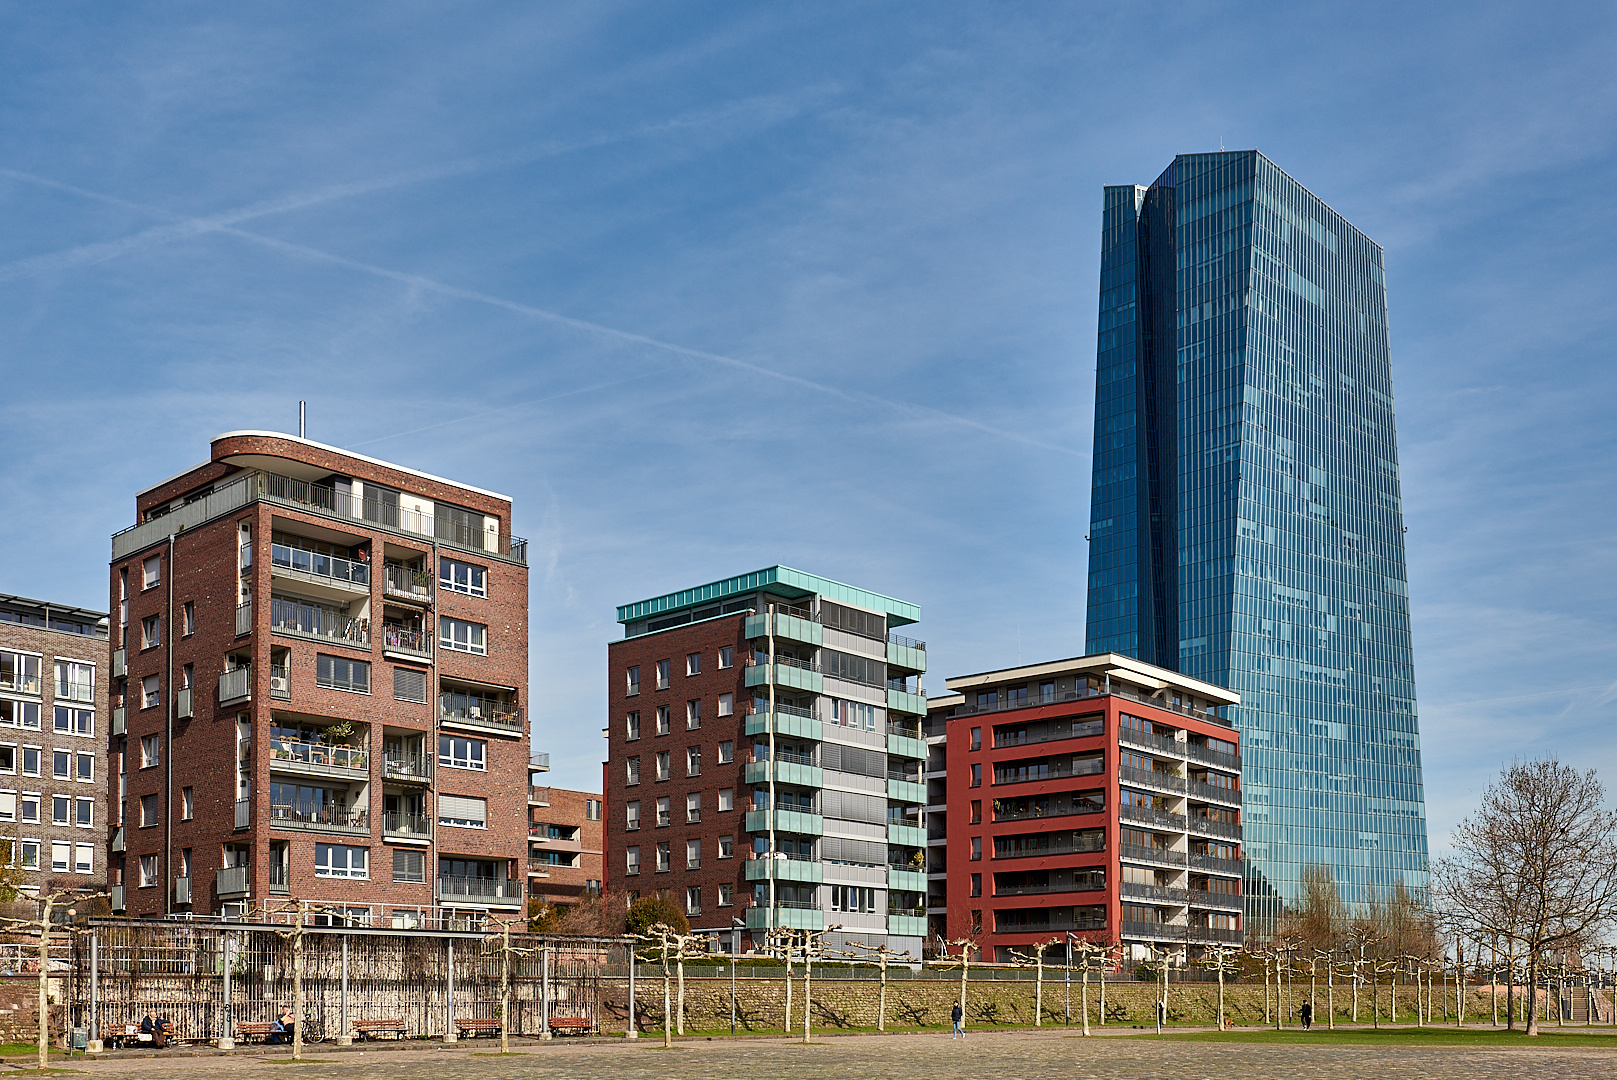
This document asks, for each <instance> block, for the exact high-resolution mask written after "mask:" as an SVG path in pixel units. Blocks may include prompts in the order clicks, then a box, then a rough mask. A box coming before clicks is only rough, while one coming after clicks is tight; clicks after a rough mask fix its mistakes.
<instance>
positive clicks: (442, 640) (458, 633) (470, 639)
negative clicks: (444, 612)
mask: <svg viewBox="0 0 1617 1080" xmlns="http://www.w3.org/2000/svg"><path fill="white" fill-rule="evenodd" d="M438 644H439V645H441V646H443V647H444V648H446V649H452V650H454V651H455V652H464V653H475V654H476V655H478V656H482V655H484V654H486V653H487V652H488V627H487V626H484V625H483V624H482V623H474V622H467V621H466V620H464V619H445V618H440V619H439V620H438Z"/></svg>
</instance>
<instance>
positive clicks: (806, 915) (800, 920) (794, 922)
mask: <svg viewBox="0 0 1617 1080" xmlns="http://www.w3.org/2000/svg"><path fill="white" fill-rule="evenodd" d="M777 926H783V927H787V928H789V929H792V930H824V929H825V912H823V911H820V910H819V909H818V908H812V907H809V906H808V905H807V904H802V905H798V904H793V903H791V902H790V901H786V900H780V901H777V902H776V904H775V906H774V907H773V908H769V907H750V908H748V909H747V929H748V930H769V929H772V928H774V927H777Z"/></svg>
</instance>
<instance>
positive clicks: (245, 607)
mask: <svg viewBox="0 0 1617 1080" xmlns="http://www.w3.org/2000/svg"><path fill="white" fill-rule="evenodd" d="M252 632H253V602H252V601H251V600H249V601H247V602H246V603H245V604H237V605H236V636H237V637H243V636H245V635H247V634H251V633H252Z"/></svg>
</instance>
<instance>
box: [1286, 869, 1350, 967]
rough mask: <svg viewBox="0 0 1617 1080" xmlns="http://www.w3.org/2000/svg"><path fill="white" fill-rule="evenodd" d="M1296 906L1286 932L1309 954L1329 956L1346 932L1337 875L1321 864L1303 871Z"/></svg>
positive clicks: (1345, 918) (1345, 908) (1345, 913)
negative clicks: (1316, 953)
mask: <svg viewBox="0 0 1617 1080" xmlns="http://www.w3.org/2000/svg"><path fill="white" fill-rule="evenodd" d="M1299 884H1300V885H1301V889H1300V895H1299V897H1298V902H1297V905H1296V906H1295V907H1294V908H1293V909H1292V910H1291V911H1289V912H1287V915H1288V916H1289V918H1287V919H1286V920H1285V921H1286V924H1287V925H1286V927H1285V930H1286V931H1287V932H1288V933H1290V934H1291V935H1293V936H1295V937H1299V938H1301V939H1302V941H1303V943H1304V944H1305V945H1306V946H1307V947H1308V951H1310V952H1326V953H1328V952H1331V951H1333V950H1334V949H1335V948H1336V947H1337V946H1338V945H1339V944H1341V942H1342V938H1343V936H1344V935H1345V934H1346V932H1347V923H1348V914H1347V905H1346V904H1344V903H1343V902H1342V892H1341V890H1340V889H1339V888H1337V885H1336V875H1334V874H1332V873H1331V868H1330V867H1329V866H1326V865H1325V864H1324V863H1309V864H1308V865H1307V866H1304V867H1303V872H1302V877H1301V880H1300V882H1299Z"/></svg>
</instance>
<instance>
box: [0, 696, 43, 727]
mask: <svg viewBox="0 0 1617 1080" xmlns="http://www.w3.org/2000/svg"><path fill="white" fill-rule="evenodd" d="M0 724H5V725H6V726H8V727H20V728H30V729H33V730H35V731H37V730H39V702H37V701H12V700H11V699H10V698H5V699H0Z"/></svg>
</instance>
